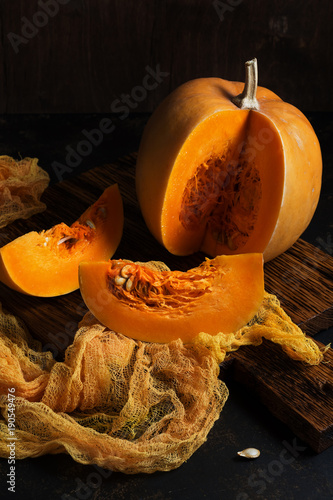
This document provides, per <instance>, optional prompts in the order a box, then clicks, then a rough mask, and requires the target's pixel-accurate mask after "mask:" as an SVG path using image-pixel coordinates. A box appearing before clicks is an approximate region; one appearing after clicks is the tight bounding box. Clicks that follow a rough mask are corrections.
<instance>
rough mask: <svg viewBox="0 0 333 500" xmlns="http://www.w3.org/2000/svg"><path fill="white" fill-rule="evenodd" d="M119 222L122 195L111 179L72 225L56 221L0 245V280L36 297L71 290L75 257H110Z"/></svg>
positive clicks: (75, 274)
mask: <svg viewBox="0 0 333 500" xmlns="http://www.w3.org/2000/svg"><path fill="white" fill-rule="evenodd" d="M123 223H124V215H123V204H122V199H121V195H120V192H119V189H118V186H117V185H116V184H114V185H113V186H110V187H108V188H107V189H106V190H105V191H104V192H103V194H102V195H101V197H100V198H99V199H98V200H97V201H96V202H95V203H94V204H93V205H92V206H91V207H89V208H88V209H87V210H86V211H85V212H84V213H83V214H82V215H81V217H80V218H79V219H78V220H77V221H76V222H74V223H73V224H72V225H71V226H67V225H66V224H65V223H60V224H57V225H55V226H53V227H52V228H51V229H48V230H46V231H41V232H36V231H32V232H29V233H26V234H24V235H23V236H20V237H19V238H16V239H15V240H13V241H12V242H10V243H8V244H7V245H5V246H3V247H2V248H1V249H0V280H1V281H2V282H3V283H5V284H6V285H7V286H9V287H10V288H13V289H14V290H17V291H19V292H22V293H25V294H29V295H35V296H38V297H53V296H56V295H64V294H66V293H69V292H72V291H73V290H76V289H77V288H78V287H79V281H78V266H79V262H81V261H82V260H85V261H91V260H101V259H109V258H111V257H112V255H113V254H114V252H115V250H116V248H117V246H118V245H119V242H120V239H121V236H122V231H123Z"/></svg>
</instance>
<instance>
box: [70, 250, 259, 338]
mask: <svg viewBox="0 0 333 500" xmlns="http://www.w3.org/2000/svg"><path fill="white" fill-rule="evenodd" d="M79 282H80V291H81V294H82V298H83V300H84V302H85V303H86V305H87V307H88V308H89V310H90V311H91V312H92V314H93V315H94V316H95V317H96V318H97V319H98V320H99V321H100V322H101V323H103V324H104V325H105V326H107V327H109V328H110V329H112V330H114V331H116V332H118V333H122V334H124V335H126V336H128V337H131V338H134V339H138V340H143V341H147V342H162V343H163V342H170V341H171V340H175V339H178V338H180V339H182V340H183V342H190V341H191V340H193V339H194V338H195V337H196V336H197V335H198V334H199V333H200V332H205V333H208V334H210V335H216V334H217V333H219V332H224V333H230V332H234V331H237V330H238V329H239V328H241V327H242V326H244V325H245V324H247V323H248V322H249V321H250V320H251V319H252V318H253V316H254V315H255V313H256V312H257V310H258V308H259V306H260V304H261V302H262V300H263V296H264V281H263V257H262V254H259V253H257V254H243V255H233V256H218V257H216V258H215V259H206V260H205V261H204V262H203V263H202V264H201V265H200V266H198V267H196V268H193V269H190V270H188V271H186V272H182V271H159V270H157V269H153V268H151V267H148V266H147V265H145V264H142V263H133V262H127V261H123V260H110V261H109V262H81V264H80V266H79Z"/></svg>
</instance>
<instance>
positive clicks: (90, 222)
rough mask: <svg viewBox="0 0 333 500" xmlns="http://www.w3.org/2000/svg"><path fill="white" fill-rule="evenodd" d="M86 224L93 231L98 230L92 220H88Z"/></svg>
mask: <svg viewBox="0 0 333 500" xmlns="http://www.w3.org/2000/svg"><path fill="white" fill-rule="evenodd" d="M86 224H87V226H89V227H91V229H96V226H95V224H94V223H93V221H91V220H90V219H87V220H86Z"/></svg>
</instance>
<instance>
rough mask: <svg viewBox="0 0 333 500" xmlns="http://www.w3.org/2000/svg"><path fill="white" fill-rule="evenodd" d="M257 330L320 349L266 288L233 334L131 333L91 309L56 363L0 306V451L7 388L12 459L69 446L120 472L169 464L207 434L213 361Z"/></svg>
mask: <svg viewBox="0 0 333 500" xmlns="http://www.w3.org/2000/svg"><path fill="white" fill-rule="evenodd" d="M263 337H265V338H268V339H270V340H272V341H273V342H278V343H280V344H281V345H282V347H283V349H284V350H285V351H286V352H287V354H289V355H290V356H291V357H293V358H295V359H298V360H302V361H304V362H307V363H310V364H317V363H319V362H320V361H321V359H322V357H323V354H322V352H321V351H320V350H319V348H318V346H317V345H316V343H315V342H314V341H313V340H312V339H310V338H307V337H306V336H305V335H304V334H303V333H302V332H301V331H300V330H299V328H298V327H297V326H296V325H294V324H293V323H292V322H291V320H290V319H289V318H288V316H287V315H286V314H285V313H284V312H283V311H282V309H281V308H280V306H279V303H278V301H277V299H276V298H275V297H274V296H272V295H268V294H266V296H265V300H264V302H263V305H262V307H261V309H260V311H259V312H258V314H257V316H256V317H255V318H253V320H252V321H251V323H250V324H249V325H247V326H245V327H244V328H242V329H241V330H239V331H238V332H236V333H235V334H233V335H224V334H223V333H220V334H218V335H217V336H216V337H210V336H207V335H205V334H201V335H200V336H199V337H198V338H197V339H196V341H195V342H194V343H192V344H187V345H184V344H183V343H182V341H180V340H178V341H173V342H170V343H168V344H156V343H145V342H140V341H136V340H132V339H130V338H127V337H124V336H123V335H120V334H117V333H115V332H112V331H110V330H108V329H107V328H106V327H104V326H102V325H101V324H99V323H98V322H97V321H96V319H95V318H94V317H93V316H92V315H91V314H90V313H89V314H87V315H86V316H85V317H84V319H83V321H82V323H81V325H80V328H79V330H78V331H77V333H76V335H75V338H74V341H73V344H72V345H71V346H69V347H68V348H67V350H66V355H65V359H64V362H55V361H54V360H53V359H52V355H51V353H45V352H42V350H41V346H40V345H38V343H37V342H35V341H33V339H31V337H30V336H29V334H28V332H27V331H26V329H25V328H24V326H23V325H22V324H21V323H20V322H19V321H17V319H16V318H14V317H13V316H11V315H8V314H3V313H1V314H0V394H1V395H0V408H1V413H2V417H1V419H0V455H1V456H3V457H7V456H8V448H7V444H8V439H9V438H10V429H9V427H8V404H9V397H8V394H9V389H10V388H15V396H16V397H15V437H16V438H18V439H17V441H15V443H16V450H15V453H16V458H25V457H36V456H40V455H43V454H45V453H64V452H67V453H69V454H70V455H71V456H72V457H73V458H74V459H75V460H76V461H78V462H81V463H85V464H88V463H90V464H91V463H94V464H97V465H98V466H100V467H103V468H109V469H111V470H114V471H121V472H125V473H137V472H145V473H152V472H154V471H157V470H161V471H168V470H170V469H174V468H176V467H178V466H180V465H181V464H182V463H183V462H184V461H185V460H187V459H188V458H189V457H190V456H191V455H192V453H193V452H194V451H195V450H196V449H197V448H198V447H199V446H201V445H202V444H203V443H204V442H205V440H206V439H207V435H208V433H209V431H210V429H211V428H212V426H213V424H214V422H215V421H216V419H218V418H219V415H220V413H221V410H222V408H223V405H224V403H225V401H226V399H227V397H228V390H227V387H226V386H225V384H224V383H223V382H222V381H221V380H220V379H219V378H218V375H219V363H220V362H221V361H222V360H223V359H224V357H225V355H226V353H227V352H229V351H233V350H235V349H237V348H238V347H240V346H241V345H244V344H254V345H257V344H259V343H260V342H261V341H262V338H263ZM283 355H284V354H283V353H282V352H281V356H283Z"/></svg>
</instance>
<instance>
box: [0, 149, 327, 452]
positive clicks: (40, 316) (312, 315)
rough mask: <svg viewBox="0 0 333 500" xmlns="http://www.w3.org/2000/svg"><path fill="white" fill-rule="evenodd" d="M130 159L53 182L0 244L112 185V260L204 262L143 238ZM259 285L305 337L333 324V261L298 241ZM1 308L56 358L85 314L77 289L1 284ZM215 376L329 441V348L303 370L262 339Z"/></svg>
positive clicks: (303, 434)
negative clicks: (51, 291)
mask: <svg viewBox="0 0 333 500" xmlns="http://www.w3.org/2000/svg"><path fill="white" fill-rule="evenodd" d="M135 162H136V154H132V155H129V156H127V157H125V158H121V159H119V160H118V161H116V162H114V163H113V164H110V165H103V166H100V167H96V168H94V169H92V170H90V171H88V172H85V173H83V174H80V175H79V176H77V177H73V178H71V179H69V180H66V181H63V182H61V183H59V184H56V185H53V186H50V187H49V188H48V189H47V191H46V192H45V193H44V195H43V201H44V202H45V203H46V205H47V210H46V211H45V212H43V213H42V214H37V215H35V216H33V217H31V218H30V219H29V220H26V221H23V220H20V221H16V222H15V223H13V224H11V225H10V226H8V227H6V228H4V229H3V230H2V231H1V233H0V245H1V246H2V245H4V244H6V243H8V242H9V241H11V240H12V239H14V238H16V237H17V236H20V235H21V234H24V233H25V232H27V231H32V230H35V231H36V230H37V231H38V230H41V229H47V228H49V227H51V226H53V225H54V224H57V223H59V222H61V221H63V222H66V223H67V224H71V223H72V222H73V221H74V220H75V219H76V218H78V217H79V215H80V214H81V213H82V212H83V211H84V210H85V209H86V208H87V207H88V206H89V205H90V204H91V203H93V202H94V201H95V200H96V199H97V198H98V197H99V196H100V194H101V193H102V191H103V190H104V189H105V188H106V187H107V186H109V185H110V184H113V183H115V182H116V183H118V185H119V188H120V192H121V194H122V197H123V202H124V212H125V223H124V234H123V238H122V241H121V244H120V246H119V247H118V249H117V252H116V254H115V256H114V258H126V259H130V260H134V261H149V260H161V261H163V262H165V263H166V264H167V265H168V266H169V267H170V268H171V269H179V270H187V269H190V268H191V267H193V266H196V265H198V264H200V263H201V262H202V260H203V259H204V254H202V253H197V254H195V255H192V256H190V257H176V256H173V255H171V254H169V253H168V252H167V251H166V250H165V249H164V248H163V247H162V246H161V245H160V244H159V243H158V242H156V241H155V239H154V238H153V237H152V236H151V235H150V233H149V231H148V229H147V228H146V226H145V223H144V221H143V219H142V216H141V214H140V211H139V208H138V203H137V200H136V194H135V178H134V174H135ZM265 286H266V290H267V291H268V292H271V293H274V294H275V295H277V296H278V298H279V299H280V301H281V304H282V306H283V308H284V310H285V311H286V312H287V313H288V314H289V316H290V317H291V318H292V320H293V321H294V322H295V323H296V324H298V325H299V326H300V327H301V328H302V329H303V331H305V332H306V333H307V334H309V335H312V336H314V335H315V334H316V333H318V332H319V331H320V330H323V329H327V328H329V327H331V326H332V325H333V259H332V257H330V256H329V255H327V254H325V253H324V252H322V251H320V250H319V249H317V248H315V247H313V246H312V245H310V244H308V243H306V242H304V241H302V240H299V241H297V242H296V243H295V245H293V247H292V248H290V249H289V250H288V251H287V252H285V253H284V254H283V255H281V256H279V257H278V258H276V259H274V260H273V261H271V262H269V263H267V264H266V265H265ZM0 301H1V302H2V304H3V307H4V308H5V309H7V310H9V311H10V312H12V313H14V314H16V315H17V316H19V317H20V318H22V319H23V320H24V322H25V323H26V325H27V327H28V329H29V331H30V332H31V334H32V335H33V336H34V337H35V338H38V339H39V340H40V341H41V342H42V344H43V349H45V350H50V351H52V352H53V355H54V356H55V357H56V358H57V359H59V360H60V359H62V356H63V353H64V351H65V349H66V347H67V346H68V345H69V344H71V343H72V340H73V337H74V334H75V331H76V329H77V326H78V323H79V321H80V320H81V319H82V317H83V315H84V314H85V312H86V311H87V309H86V307H85V305H84V303H83V301H82V298H81V295H80V292H79V291H76V292H73V293H71V294H68V295H66V296H63V297H56V298H37V297H29V296H26V295H22V294H20V293H18V292H15V291H13V290H10V289H8V288H7V287H6V286H5V285H2V284H0ZM221 375H222V376H224V377H227V378H228V377H229V376H232V377H233V378H234V379H235V380H237V381H239V382H240V383H242V384H244V385H246V386H247V387H248V388H250V389H251V390H253V391H254V392H255V393H256V394H257V396H259V398H260V400H261V401H262V402H263V403H264V404H265V405H266V406H267V407H268V408H269V409H270V411H271V412H272V413H273V414H274V415H275V416H276V417H278V418H279V419H280V420H281V421H283V422H284V423H286V424H287V425H288V426H289V427H290V428H291V429H292V430H293V432H294V433H295V435H296V436H298V437H300V438H301V439H303V440H304V441H305V442H307V443H308V444H309V445H310V446H311V447H312V448H313V450H315V451H316V452H320V451H322V450H324V449H326V448H328V447H329V446H331V445H332V444H333V351H332V349H329V350H328V351H327V353H326V354H325V363H322V364H321V365H320V366H315V367H308V366H304V365H303V364H301V363H297V362H294V361H291V360H290V359H289V358H288V357H287V356H286V355H285V354H284V353H283V352H282V350H281V348H280V347H278V346H276V345H274V344H272V343H270V342H268V341H267V342H266V341H265V342H264V343H263V344H262V345H261V346H259V347H245V348H241V349H240V350H239V351H238V352H236V353H234V354H232V355H230V356H229V357H228V359H227V361H226V362H225V363H223V365H222V366H221Z"/></svg>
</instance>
